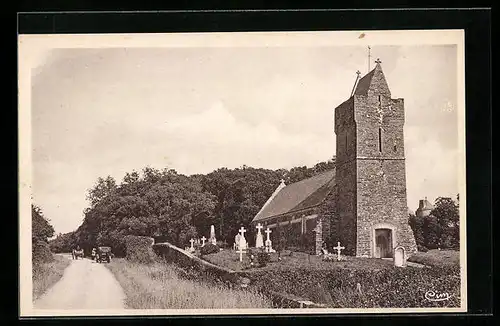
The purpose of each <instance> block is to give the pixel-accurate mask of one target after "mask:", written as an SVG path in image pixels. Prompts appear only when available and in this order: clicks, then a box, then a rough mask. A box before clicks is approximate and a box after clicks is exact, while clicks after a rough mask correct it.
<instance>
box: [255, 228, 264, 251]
mask: <svg viewBox="0 0 500 326" xmlns="http://www.w3.org/2000/svg"><path fill="white" fill-rule="evenodd" d="M255 228H256V229H257V230H258V231H257V237H256V239H255V248H260V247H263V246H264V240H263V239H262V232H261V230H262V229H263V228H264V227H263V226H262V224H260V223H259V224H257V226H256V227H255Z"/></svg>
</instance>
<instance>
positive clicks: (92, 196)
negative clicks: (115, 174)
mask: <svg viewBox="0 0 500 326" xmlns="http://www.w3.org/2000/svg"><path fill="white" fill-rule="evenodd" d="M114 190H116V181H115V179H113V178H112V177H111V176H107V177H106V178H105V179H104V178H101V177H99V178H98V179H97V182H96V183H95V185H94V187H93V188H92V189H89V190H88V193H87V200H88V201H89V202H90V206H91V207H94V206H96V205H97V203H99V201H101V200H102V199H103V198H105V197H106V196H108V195H110V194H111V193H112V192H113V191H114Z"/></svg>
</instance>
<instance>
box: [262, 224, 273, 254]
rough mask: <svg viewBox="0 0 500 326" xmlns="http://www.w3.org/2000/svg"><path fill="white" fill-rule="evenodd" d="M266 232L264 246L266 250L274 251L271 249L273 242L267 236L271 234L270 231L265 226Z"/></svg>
mask: <svg viewBox="0 0 500 326" xmlns="http://www.w3.org/2000/svg"><path fill="white" fill-rule="evenodd" d="M264 232H265V233H266V234H267V239H266V241H265V243H264V244H265V246H266V252H275V250H274V249H273V243H272V242H271V238H270V237H269V234H271V232H273V231H271V230H270V229H269V228H267V230H266V231H264Z"/></svg>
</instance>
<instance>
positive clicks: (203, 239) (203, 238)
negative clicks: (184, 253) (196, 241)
mask: <svg viewBox="0 0 500 326" xmlns="http://www.w3.org/2000/svg"><path fill="white" fill-rule="evenodd" d="M205 240H207V238H205V236H203V237H202V238H201V241H203V243H202V244H201V246H202V247H203V246H204V245H205Z"/></svg>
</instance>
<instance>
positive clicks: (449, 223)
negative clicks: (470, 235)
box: [431, 194, 460, 249]
mask: <svg viewBox="0 0 500 326" xmlns="http://www.w3.org/2000/svg"><path fill="white" fill-rule="evenodd" d="M458 200H459V196H458V194H457V201H454V200H453V199H452V198H449V197H438V198H437V199H436V201H435V204H434V209H433V210H432V212H431V214H432V215H434V216H435V217H436V218H437V220H438V224H439V228H438V237H439V244H440V248H446V249H457V248H459V246H460V214H459V203H458Z"/></svg>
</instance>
